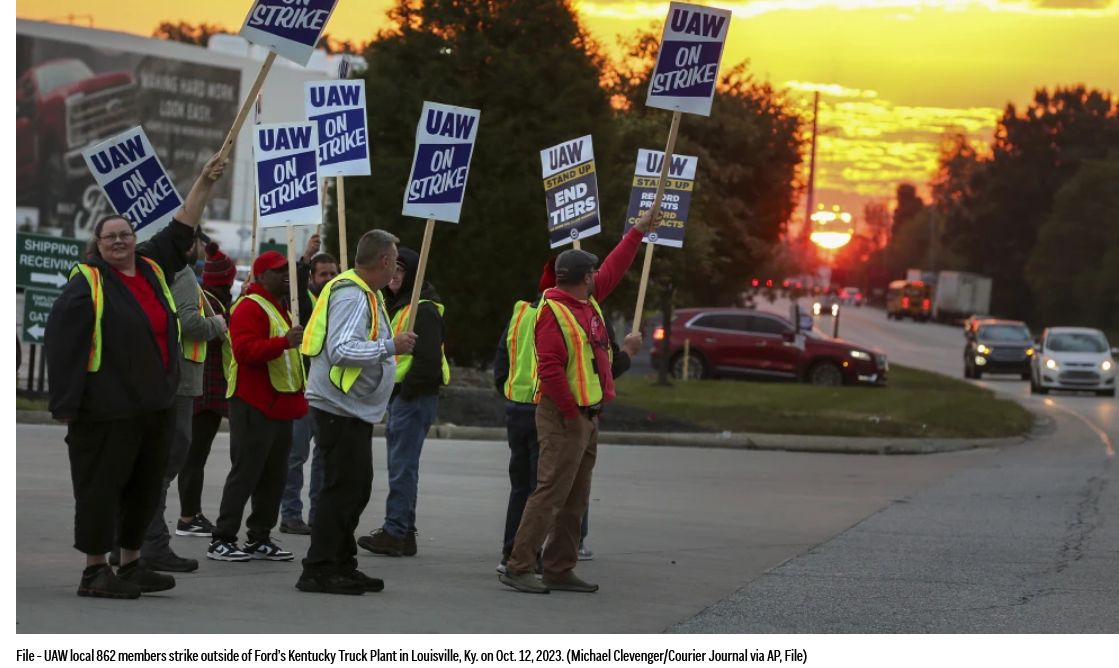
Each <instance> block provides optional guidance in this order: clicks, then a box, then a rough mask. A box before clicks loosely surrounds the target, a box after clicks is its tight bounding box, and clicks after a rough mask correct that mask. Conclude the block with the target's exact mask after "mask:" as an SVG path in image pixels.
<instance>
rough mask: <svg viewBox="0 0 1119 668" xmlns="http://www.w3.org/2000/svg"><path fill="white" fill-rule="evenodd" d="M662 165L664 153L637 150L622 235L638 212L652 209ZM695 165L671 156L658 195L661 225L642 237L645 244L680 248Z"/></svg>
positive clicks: (689, 158) (695, 160)
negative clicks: (662, 192) (666, 173)
mask: <svg viewBox="0 0 1119 668" xmlns="http://www.w3.org/2000/svg"><path fill="white" fill-rule="evenodd" d="M663 165H664V151H650V150H649V149H645V148H642V149H638V150H637V168H636V169H635V170H634V171H633V189H632V190H630V193H629V209H627V210H626V232H629V230H630V228H631V227H633V226H634V224H636V223H637V218H638V216H640V215H641V212H642V211H644V210H646V209H651V208H653V200H654V199H655V198H656V196H657V183H658V182H659V181H660V177H661V168H662V167H663ZM698 166H699V158H696V157H693V156H690V155H676V154H673V156H672V162H670V163H669V164H668V177H667V178H666V179H665V182H664V194H663V195H662V196H661V216H662V218H661V224H660V227H658V228H657V229H656V230H654V231H652V232H650V233H649V234H646V235H645V243H649V244H657V245H658V246H671V247H672V248H683V247H684V227H685V226H686V225H687V223H688V210H689V209H690V208H691V205H692V188H693V187H694V185H695V172H696V167H698Z"/></svg>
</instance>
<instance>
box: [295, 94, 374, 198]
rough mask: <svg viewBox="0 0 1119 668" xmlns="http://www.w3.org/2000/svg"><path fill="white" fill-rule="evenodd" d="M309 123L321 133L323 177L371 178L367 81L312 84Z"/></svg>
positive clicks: (307, 97) (307, 98)
mask: <svg viewBox="0 0 1119 668" xmlns="http://www.w3.org/2000/svg"><path fill="white" fill-rule="evenodd" d="M304 93H305V95H304V104H305V106H306V110H307V120H309V121H311V122H312V123H315V124H316V125H317V126H318V130H319V176H368V175H369V173H370V172H369V132H368V130H367V129H366V126H365V82H364V81H350V80H342V81H308V82H307V83H306V84H305V89H304Z"/></svg>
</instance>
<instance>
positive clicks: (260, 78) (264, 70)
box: [218, 51, 276, 160]
mask: <svg viewBox="0 0 1119 668" xmlns="http://www.w3.org/2000/svg"><path fill="white" fill-rule="evenodd" d="M275 60H276V52H275V51H269V52H268V57H267V58H265V59H264V63H263V64H261V66H260V71H259V72H257V74H256V81H254V82H253V85H252V88H250V89H249V94H248V95H246V96H245V101H244V102H242V103H241V110H240V111H238V112H237V117H236V118H235V119H234V121H233V127H231V128H229V134H227V135H226V136H225V143H223V144H222V145H221V151H219V152H218V156H219V157H221V159H222V160H225V159H226V158H228V157H229V152H230V151H232V150H233V145H234V144H236V143H237V134H238V133H239V132H241V126H242V125H244V124H245V119H246V118H247V117H248V115H249V110H250V109H252V108H253V105H254V104H256V96H257V95H258V94H260V88H261V86H263V85H264V79H265V77H267V76H268V70H270V69H272V63H273V62H274V61H275Z"/></svg>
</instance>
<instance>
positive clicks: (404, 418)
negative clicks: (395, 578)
mask: <svg viewBox="0 0 1119 668" xmlns="http://www.w3.org/2000/svg"><path fill="white" fill-rule="evenodd" d="M438 412H439V395H437V394H432V395H428V396H423V397H416V398H415V399H411V400H405V399H401V398H400V397H396V398H395V399H393V400H392V402H391V403H390V404H389V421H388V425H386V426H385V442H386V443H387V445H388V469H389V496H388V499H386V500H385V524H384V527H383V528H384V530H385V531H387V532H388V533H389V534H391V535H393V536H396V537H397V538H400V537H403V536H404V534H407V533H409V532H412V531H415V530H416V496H417V493H418V490H419V481H420V451H422V450H423V446H424V439H425V438H427V430H428V429H429V428H430V427H431V423H432V422H434V421H435V415H436V413H438Z"/></svg>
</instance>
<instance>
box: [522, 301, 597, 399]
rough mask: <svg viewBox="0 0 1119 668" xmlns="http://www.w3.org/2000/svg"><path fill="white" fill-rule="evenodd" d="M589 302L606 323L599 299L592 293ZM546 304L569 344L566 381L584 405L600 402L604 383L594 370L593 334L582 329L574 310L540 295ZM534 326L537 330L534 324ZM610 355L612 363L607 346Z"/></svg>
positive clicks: (565, 341) (572, 392)
mask: <svg viewBox="0 0 1119 668" xmlns="http://www.w3.org/2000/svg"><path fill="white" fill-rule="evenodd" d="M590 302H591V306H593V307H594V310H595V313H597V314H598V317H599V318H601V319H602V323H603V324H604V325H605V324H606V318H604V317H603V316H602V309H601V308H600V307H599V305H598V301H597V300H596V299H595V298H594V297H591V299H590ZM544 304H547V305H548V307H549V308H551V309H552V313H554V314H555V316H556V322H557V323H559V328H560V332H562V333H563V341H564V343H565V344H566V345H567V385H568V387H570V388H571V394H572V395H573V396H574V397H575V403H576V404H578V405H579V406H584V407H585V406H594V405H595V404H598V403H600V402H601V401H602V384H601V383H600V382H599V380H598V375H597V374H595V371H594V348H593V347H592V346H591V341H590V337H588V336H587V333H586V332H585V331H583V326H582V325H580V324H579V321H578V320H576V319H575V314H574V313H572V312H571V309H569V308H567V307H566V306H564V305H563V304H560V303H559V302H554V301H551V300H548V299H541V305H540V306H541V309H542V308H543V306H544ZM539 314H540V311H537V317H539ZM533 329H534V331H535V327H534V328H533ZM607 355H608V358H609V359H610V362H611V363H613V361H614V351H613V349H607ZM609 371H610V370H609V369H607V370H606V372H607V373H609Z"/></svg>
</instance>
